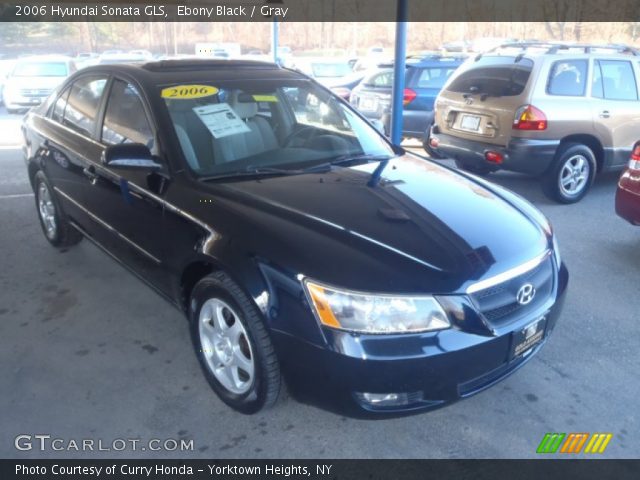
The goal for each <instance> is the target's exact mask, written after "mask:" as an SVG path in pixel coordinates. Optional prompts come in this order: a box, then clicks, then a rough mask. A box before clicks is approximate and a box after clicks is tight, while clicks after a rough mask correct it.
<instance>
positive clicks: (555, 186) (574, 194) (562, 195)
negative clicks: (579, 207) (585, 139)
mask: <svg viewBox="0 0 640 480" xmlns="http://www.w3.org/2000/svg"><path fill="white" fill-rule="evenodd" d="M595 173H596V157H595V155H594V154H593V152H592V151H591V149H590V148H589V147H587V146H586V145H582V144H580V143H568V144H566V145H564V146H563V147H561V149H560V150H559V151H558V153H557V154H556V159H555V160H554V162H553V165H552V166H551V168H550V169H549V170H548V171H547V173H546V174H545V175H544V177H543V179H542V189H543V191H544V193H545V194H546V195H547V196H548V197H549V198H551V199H552V200H555V201H557V202H560V203H575V202H578V201H580V200H581V199H582V197H584V196H585V195H586V194H587V192H588V191H589V188H591V185H592V184H593V180H594V178H595Z"/></svg>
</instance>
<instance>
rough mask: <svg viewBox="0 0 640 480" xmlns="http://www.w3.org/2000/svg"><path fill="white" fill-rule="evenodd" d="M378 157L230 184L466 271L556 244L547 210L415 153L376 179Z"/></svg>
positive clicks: (245, 199)
mask: <svg viewBox="0 0 640 480" xmlns="http://www.w3.org/2000/svg"><path fill="white" fill-rule="evenodd" d="M378 165H379V164H378V163H371V164H366V165H360V166H355V167H348V168H336V169H334V170H333V171H331V172H329V173H316V174H306V175H291V176H281V177H270V178H261V179H259V180H241V181H236V182H231V183H227V184H225V186H224V189H225V190H226V191H227V192H228V193H229V194H230V195H231V197H232V198H234V201H235V202H239V203H240V204H242V206H243V207H247V206H250V207H252V208H256V209H258V210H260V211H263V212H264V213H268V214H269V215H275V216H277V217H279V218H280V219H283V220H288V221H291V222H294V223H296V224H304V225H305V226H309V227H310V228H314V229H316V230H317V233H319V234H322V235H326V236H330V237H332V238H333V239H335V240H337V241H339V242H341V243H342V244H348V245H349V246H350V247H352V248H353V249H355V250H356V251H357V252H358V254H362V253H365V254H367V255H370V256H375V257H376V259H377V260H379V258H381V257H385V258H389V259H393V260H392V262H393V263H394V264H395V265H398V268H401V267H400V263H401V262H407V261H408V262H412V263H413V264H414V266H415V265H417V266H419V267H420V268H423V269H428V270H430V271H431V272H438V273H439V274H441V275H452V276H455V277H456V278H458V279H459V278H465V279H466V280H469V281H473V280H477V279H480V278H486V277H489V276H492V275H495V274H498V273H501V272H504V271H506V270H508V269H510V268H513V267H515V266H517V265H519V264H521V263H524V262H526V261H528V260H531V259H532V258H534V257H535V256H537V255H539V254H540V253H542V252H543V251H544V250H545V249H547V248H548V242H549V239H548V238H547V234H546V233H550V232H549V231H548V229H549V227H548V225H543V224H542V223H541V222H540V219H543V220H544V217H543V216H542V215H541V214H540V213H539V212H537V210H535V209H534V208H533V207H532V206H530V205H529V204H528V203H527V202H526V201H523V200H522V199H520V197H517V196H515V195H513V194H508V195H507V194H506V193H505V195H500V194H498V193H497V191H494V190H493V189H491V187H490V185H489V184H488V183H485V184H484V186H483V184H482V183H480V182H476V181H474V179H473V177H471V176H466V175H461V174H458V173H456V172H454V171H452V170H449V169H447V168H445V167H442V166H439V165H437V164H435V163H433V162H430V161H427V160H424V159H422V158H419V157H415V156H413V155H404V156H402V157H398V158H396V159H393V160H391V161H389V162H388V164H387V166H386V168H385V169H384V170H383V173H382V176H381V179H380V182H379V183H377V185H375V186H371V182H370V181H371V178H372V173H373V171H374V170H375V169H376V167H377V166H378ZM396 262H397V263H396Z"/></svg>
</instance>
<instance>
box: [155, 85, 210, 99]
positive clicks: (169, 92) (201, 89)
mask: <svg viewBox="0 0 640 480" xmlns="http://www.w3.org/2000/svg"><path fill="white" fill-rule="evenodd" d="M218 91H219V90H218V89H217V88H216V87H212V86H210V85H175V86H173V87H168V88H163V89H162V91H161V92H160V96H161V97H162V98H168V99H171V100H192V99H194V98H202V97H210V96H212V95H215V94H217V93H218Z"/></svg>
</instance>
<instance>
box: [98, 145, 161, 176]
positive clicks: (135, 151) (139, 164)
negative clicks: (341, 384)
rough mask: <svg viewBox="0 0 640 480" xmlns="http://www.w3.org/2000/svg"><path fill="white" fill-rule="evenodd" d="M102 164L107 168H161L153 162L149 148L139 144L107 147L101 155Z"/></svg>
mask: <svg viewBox="0 0 640 480" xmlns="http://www.w3.org/2000/svg"><path fill="white" fill-rule="evenodd" d="M102 164H103V165H107V166H109V167H122V168H135V169H146V170H159V169H160V168H162V165H160V164H159V163H157V162H156V161H155V160H154V158H153V155H152V154H151V150H149V147H147V146H146V145H143V144H141V143H121V144H118V145H110V146H108V147H107V148H106V150H105V151H104V153H103V154H102Z"/></svg>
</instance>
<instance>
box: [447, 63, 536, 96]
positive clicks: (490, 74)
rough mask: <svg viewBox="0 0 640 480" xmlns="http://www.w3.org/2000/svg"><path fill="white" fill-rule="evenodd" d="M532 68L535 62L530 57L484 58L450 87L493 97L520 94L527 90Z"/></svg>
mask: <svg viewBox="0 0 640 480" xmlns="http://www.w3.org/2000/svg"><path fill="white" fill-rule="evenodd" d="M532 68H533V62H532V61H531V60H529V59H527V58H521V59H519V60H518V57H511V56H504V57H490V56H487V57H481V58H480V59H479V60H477V61H475V62H474V63H472V64H471V66H470V67H469V68H467V69H466V70H464V71H462V72H461V73H460V75H458V77H456V78H455V79H454V80H453V81H452V82H451V84H450V85H449V87H448V88H447V90H448V91H450V92H457V93H477V94H480V95H481V94H485V95H489V96H491V97H511V96H517V95H520V94H521V93H522V92H523V91H524V88H525V86H526V85H527V82H528V81H529V76H530V75H531V69H532Z"/></svg>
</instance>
